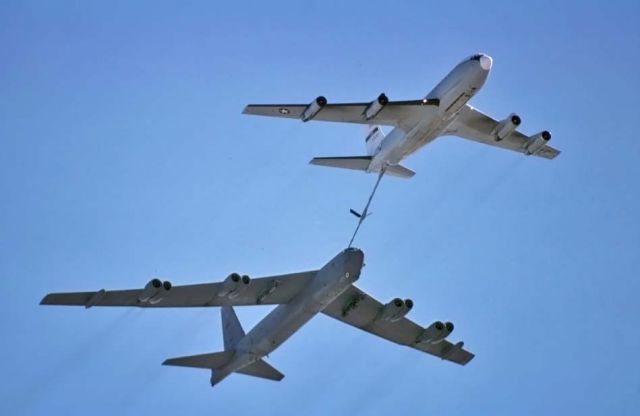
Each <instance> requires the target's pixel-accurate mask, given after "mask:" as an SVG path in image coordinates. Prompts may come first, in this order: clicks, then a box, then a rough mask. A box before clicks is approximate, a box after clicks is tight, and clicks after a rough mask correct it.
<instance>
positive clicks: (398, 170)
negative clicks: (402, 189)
mask: <svg viewBox="0 0 640 416" xmlns="http://www.w3.org/2000/svg"><path fill="white" fill-rule="evenodd" d="M384 173H385V174H386V175H391V176H396V177H398V178H412V177H413V176H414V175H415V174H416V173H415V172H414V171H412V170H411V169H407V168H405V167H404V166H402V165H390V166H388V167H387V169H385V171H384Z"/></svg>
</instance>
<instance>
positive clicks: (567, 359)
mask: <svg viewBox="0 0 640 416" xmlns="http://www.w3.org/2000/svg"><path fill="white" fill-rule="evenodd" d="M129 3H130V2H126V1H122V2H120V1H118V2H114V1H109V2H103V3H102V4H99V3H98V2H26V1H20V2H18V1H15V2H14V1H3V2H2V3H1V4H0V91H1V92H2V100H0V293H1V294H2V295H1V297H2V301H1V303H0V305H1V312H0V328H1V329H2V337H0V353H1V356H2V367H1V368H2V376H1V377H0V413H2V414H5V415H7V414H70V415H74V414H85V415H86V414H91V415H113V414H177V413H183V412H184V413H188V414H208V415H210V414H214V413H215V414H229V413H230V412H234V414H251V415H254V414H308V415H326V414H425V413H431V412H434V413H435V412H437V413H438V414H444V415H469V414H478V415H487V414H492V415H513V414H532V415H540V414H567V413H568V414H621V415H625V414H628V415H631V414H635V415H637V414H638V412H639V411H640V364H639V360H638V354H639V353H640V302H639V301H638V297H639V293H640V275H639V271H640V225H639V222H638V215H639V213H640V187H639V186H638V178H640V138H639V137H638V129H637V125H636V124H637V121H638V119H639V118H640V117H639V116H640V113H639V107H638V101H637V96H638V93H640V76H639V75H638V74H639V73H640V29H639V28H640V5H639V4H638V2H637V1H628V2H625V1H620V2H614V3H612V2H605V1H602V2H593V1H579V2H564V3H563V4H562V5H559V4H557V2H551V1H548V2H547V1H541V2H535V4H534V3H529V4H526V2H523V3H518V2H516V3H514V2H512V1H505V2H494V1H484V2H475V1H470V2H454V3H450V2H449V3H447V2H433V4H429V3H430V2H419V1H415V2H406V1H403V2H394V3H393V6H392V7H391V6H390V5H389V3H388V2H377V1H373V2H372V1H367V2H349V3H346V2H334V1H314V2H311V1H291V2H288V1H281V2H276V3H274V2H255V3H241V2H219V4H213V2H190V3H189V4H186V2H156V1H148V2H136V4H135V5H130V4H129ZM436 3H437V5H436ZM465 3H466V4H465ZM478 51H482V52H486V53H488V54H490V55H491V56H493V58H494V67H493V71H492V73H491V75H490V78H489V80H488V82H487V83H486V84H485V87H484V89H483V90H482V91H481V92H480V93H479V94H478V95H477V96H476V97H475V98H474V99H473V102H472V104H473V105H474V106H476V107H478V108H480V109H482V110H483V111H485V112H486V113H488V114H490V115H493V116H495V117H504V116H506V115H507V114H509V113H511V112H517V113H518V114H520V115H521V116H522V118H523V124H522V129H523V131H525V132H527V133H535V132H538V131H540V130H543V129H549V130H550V131H551V132H552V133H553V135H554V136H553V139H552V142H553V144H554V145H555V146H557V147H558V148H560V149H562V150H563V153H562V155H561V156H560V157H559V158H558V159H556V160H555V161H552V162H550V161H547V160H540V159H535V158H525V157H523V156H519V155H517V154H512V153H510V152H505V151H501V150H498V149H492V148H488V147H484V146H481V145H478V144H476V143H472V142H468V141H465V140H462V139H455V138H445V139H441V140H438V141H436V142H435V143H433V144H432V145H429V146H428V147H427V148H425V149H423V151H421V152H420V153H418V154H416V155H414V156H413V157H411V158H410V159H409V160H407V161H406V165H407V166H408V167H410V168H411V169H414V170H415V171H417V172H418V174H417V175H416V176H415V177H414V178H413V179H412V180H409V181H402V180H398V179H394V178H385V179H384V181H383V183H382V185H381V188H380V191H379V194H378V197H377V199H376V200H375V202H374V206H373V208H372V211H373V212H374V215H373V217H371V218H370V220H368V221H367V223H366V224H365V227H364V229H363V230H362V232H361V234H360V236H359V238H358V240H357V243H358V245H359V246H360V247H362V249H363V250H364V251H365V253H366V259H367V266H366V268H365V270H364V273H363V275H362V277H361V279H360V282H359V285H360V286H361V287H362V288H363V289H365V290H367V291H369V292H370V293H371V294H372V295H374V296H376V297H377V298H379V299H381V300H383V301H386V300H388V299H391V298H393V297H396V296H401V297H411V298H412V299H413V300H414V301H415V304H416V306H415V307H414V309H413V311H412V312H411V317H412V318H413V319H415V320H416V321H418V322H421V323H424V324H428V323H430V322H432V321H434V320H436V319H441V320H451V321H453V322H454V323H455V324H456V331H455V332H454V334H453V335H452V337H451V338H452V339H453V340H454V341H455V340H459V339H463V340H464V341H465V343H466V345H467V346H468V348H469V349H470V350H472V351H474V352H475V353H476V354H477V357H476V359H475V360H474V361H472V362H471V363H470V364H469V365H468V366H466V367H458V366H455V365H453V364H450V363H446V362H442V361H439V360H437V359H433V358H431V357H429V356H426V355H422V354H420V353H418V352H416V351H413V350H410V349H406V348H402V347H400V346H397V345H394V344H391V343H388V342H386V341H383V340H381V339H377V338H375V337H373V336H371V335H369V334H366V333H363V332H359V331H357V330H355V329H353V328H351V327H347V326H345V325H342V324H340V323H338V322H336V321H332V320H331V319H329V318H327V317H324V316H320V317H318V318H316V319H315V320H313V321H312V322H310V323H309V324H308V325H307V326H306V327H304V328H303V329H302V330H301V331H300V332H299V333H297V334H295V336H293V337H292V338H291V339H290V340H289V341H288V342H287V343H286V344H284V345H283V346H282V347H281V348H280V349H279V350H277V351H276V352H275V353H273V354H272V355H271V357H270V358H269V362H270V363H272V364H273V365H274V366H275V367H276V368H278V369H279V370H281V371H282V372H283V373H284V374H286V377H285V379H284V380H283V381H282V382H281V383H272V382H268V381H263V380H259V379H253V378H249V377H245V376H232V377H230V378H229V379H227V380H225V382H224V383H222V384H220V385H219V386H217V387H216V388H215V389H211V388H210V387H209V383H208V374H207V372H206V371H197V370H188V369H179V368H166V367H162V366H160V363H161V362H162V361H163V360H164V359H165V358H167V357H172V356H179V355H187V354H196V353H203V352H208V351H217V350H220V349H222V339H221V332H220V331H221V330H220V322H219V321H220V316H219V311H218V310H216V309H202V310H144V311H141V310H125V309H92V310H89V311H85V310H84V309H79V308H78V309H74V308H51V307H41V306H38V302H39V301H40V299H41V297H42V296H43V295H44V294H45V293H47V292H50V291H68V290H96V289H100V288H102V287H105V288H131V287H140V286H142V285H144V284H145V283H146V282H147V280H148V279H150V278H151V277H153V276H161V277H164V278H168V279H170V280H171V281H172V282H173V283H174V284H185V283H193V282H206V281H217V280H220V279H222V278H224V277H225V276H226V275H227V274H228V273H229V272H231V271H239V272H241V273H248V274H250V275H253V276H260V275H268V274H276V273H284V272H291V271H296V270H304V269H309V268H315V267H319V266H321V265H322V264H324V262H326V261H327V260H328V259H329V258H331V257H332V256H333V255H334V254H335V253H336V252H337V251H339V250H340V249H342V248H343V247H344V246H345V245H346V243H347V242H348V239H349V237H350V234H351V231H352V229H353V227H354V225H355V222H354V218H353V217H352V216H350V215H349V214H348V209H349V208H350V207H355V208H361V207H362V204H363V203H364V201H365V199H366V197H367V195H368V193H369V190H370V189H371V186H372V185H373V182H374V180H375V178H374V177H373V176H367V175H363V174H359V173H356V172H349V171H340V170H331V169H323V168H318V167H311V166H308V165H307V162H308V160H309V159H310V158H311V157H313V156H330V155H359V154H362V153H363V152H364V143H363V141H364V140H363V131H362V128H360V127H358V126H349V125H336V124H322V123H308V124H303V123H299V122H293V121H287V120H275V119H267V118H251V117H247V116H242V115H241V114H240V112H241V111H242V108H243V107H244V105H245V104H247V103H250V102H273V101H280V100H282V101H286V102H289V101H291V102H296V101H299V102H308V101H310V100H311V99H312V98H313V97H315V96H317V95H319V94H323V95H325V96H327V97H328V98H329V100H330V101H353V100H371V99H373V98H374V97H375V96H376V95H377V94H379V93H380V92H382V91H384V92H386V93H387V95H389V97H391V98H392V99H415V98H420V97H422V96H424V95H425V94H426V93H427V92H428V91H429V90H430V89H431V88H432V87H433V86H434V85H435V84H436V83H437V82H438V81H439V80H440V79H441V78H442V77H443V76H444V75H445V74H446V73H447V72H448V71H449V70H450V69H451V68H452V67H453V66H454V65H455V64H456V63H457V62H458V61H460V60H461V59H462V58H464V57H465V56H467V55H470V54H472V53H475V52H478ZM267 312H268V308H263V307H258V308H244V309H241V310H240V311H239V314H240V318H241V320H242V321H243V324H244V325H245V326H246V327H247V328H249V327H251V326H252V325H253V324H255V323H256V322H257V321H258V320H259V319H260V318H261V317H262V316H264V315H265V314H266V313H267Z"/></svg>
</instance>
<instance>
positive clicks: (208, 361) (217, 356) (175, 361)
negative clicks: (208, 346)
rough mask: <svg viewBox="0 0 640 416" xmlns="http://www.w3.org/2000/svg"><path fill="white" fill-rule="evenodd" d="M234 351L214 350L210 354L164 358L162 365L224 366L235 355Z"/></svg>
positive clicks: (214, 367)
mask: <svg viewBox="0 0 640 416" xmlns="http://www.w3.org/2000/svg"><path fill="white" fill-rule="evenodd" d="M233 354H234V351H223V352H212V353H208V354H199V355H189V356H186V357H176V358H169V359H167V360H164V362H163V363H162V365H175V366H178V367H193V368H210V369H216V368H220V367H223V366H224V365H225V364H227V363H228V362H229V361H230V360H231V358H232V357H233Z"/></svg>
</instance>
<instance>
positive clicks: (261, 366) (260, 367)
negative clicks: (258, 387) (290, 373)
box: [236, 360, 284, 381]
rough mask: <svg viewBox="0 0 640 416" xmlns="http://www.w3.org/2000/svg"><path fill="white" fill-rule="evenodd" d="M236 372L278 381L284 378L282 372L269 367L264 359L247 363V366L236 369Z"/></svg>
mask: <svg viewBox="0 0 640 416" xmlns="http://www.w3.org/2000/svg"><path fill="white" fill-rule="evenodd" d="M236 373H239V374H245V375H247V376H253V377H260V378H266V379H269V380H275V381H280V380H282V379H283V378H284V374H282V373H281V372H280V371H278V370H276V369H275V368H273V367H271V366H270V365H269V364H267V362H266V361H264V360H258V361H256V362H254V363H253V364H249V365H248V366H246V367H243V368H241V369H240V370H238V371H236Z"/></svg>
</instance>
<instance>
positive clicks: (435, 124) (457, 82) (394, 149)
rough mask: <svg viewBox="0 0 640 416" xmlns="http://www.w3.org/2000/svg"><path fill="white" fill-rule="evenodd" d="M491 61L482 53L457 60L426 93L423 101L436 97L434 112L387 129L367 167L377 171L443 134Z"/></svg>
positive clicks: (483, 78) (482, 80)
mask: <svg viewBox="0 0 640 416" xmlns="http://www.w3.org/2000/svg"><path fill="white" fill-rule="evenodd" d="M491 65H492V60H491V58H490V57H489V56H487V55H483V54H477V55H474V56H472V57H470V58H467V59H465V60H464V61H462V62H460V63H459V64H458V65H457V66H456V67H455V68H453V70H452V71H451V72H449V74H447V76H446V77H444V79H443V80H442V81H440V83H438V85H436V87H435V88H434V89H433V90H431V92H430V93H429V94H427V96H426V97H425V102H426V100H431V99H438V100H439V102H440V103H439V105H438V111H437V113H436V115H435V116H433V117H432V116H430V117H425V118H423V119H422V120H420V121H419V122H418V123H416V124H415V125H413V126H408V127H405V128H404V129H401V128H399V127H396V128H394V129H393V130H392V131H391V132H389V134H388V135H387V136H386V137H385V138H384V140H382V142H381V143H380V146H379V148H378V150H377V152H376V153H375V154H374V157H373V160H372V162H371V165H370V166H369V169H368V170H369V171H370V172H378V171H380V169H381V167H383V166H385V165H395V164H398V163H400V161H401V160H402V159H404V158H405V157H407V156H409V155H411V154H413V153H415V152H416V151H417V150H419V149H420V148H422V147H423V146H425V145H427V144H428V143H430V142H431V141H433V140H434V139H436V138H437V137H439V136H440V135H442V133H443V131H444V130H445V129H446V128H447V127H448V126H449V124H450V123H451V122H452V121H453V119H454V118H455V116H456V115H457V114H458V112H459V111H460V109H461V108H462V107H463V106H464V105H465V104H466V103H467V101H469V100H470V99H471V97H473V96H474V95H475V94H476V93H477V92H478V91H479V90H480V88H482V86H483V85H484V83H485V81H486V80H487V77H488V76H489V72H490V71H491Z"/></svg>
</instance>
